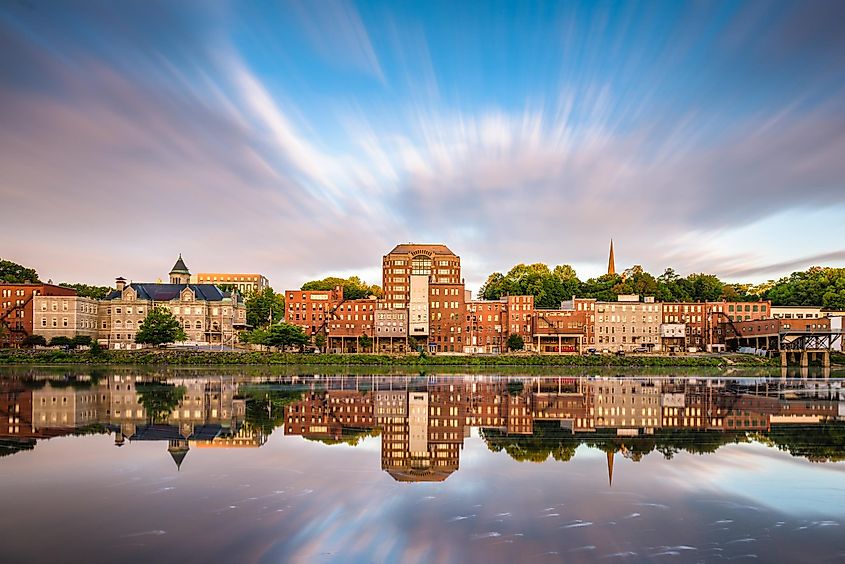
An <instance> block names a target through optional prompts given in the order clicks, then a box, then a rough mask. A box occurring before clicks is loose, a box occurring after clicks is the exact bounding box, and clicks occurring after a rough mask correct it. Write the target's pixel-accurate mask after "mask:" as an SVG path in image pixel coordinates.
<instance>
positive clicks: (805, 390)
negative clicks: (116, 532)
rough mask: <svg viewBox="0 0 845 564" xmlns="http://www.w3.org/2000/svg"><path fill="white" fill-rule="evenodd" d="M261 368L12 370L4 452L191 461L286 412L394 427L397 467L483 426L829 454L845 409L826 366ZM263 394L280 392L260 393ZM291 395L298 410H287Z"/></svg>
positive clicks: (527, 454)
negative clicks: (735, 376) (452, 372)
mask: <svg viewBox="0 0 845 564" xmlns="http://www.w3.org/2000/svg"><path fill="white" fill-rule="evenodd" d="M294 379H295V380H297V381H298V382H300V384H301V380H300V379H299V377H295V378H294ZM248 381H249V382H250V387H249V389H242V388H241V387H240V381H239V380H238V379H237V378H235V377H231V376H228V377H222V376H209V377H200V378H191V377H185V378H181V377H180V378H170V379H167V380H166V381H159V380H155V379H151V378H147V377H143V376H137V375H126V374H114V375H111V376H106V377H102V378H99V379H91V378H89V377H65V376H63V377H62V379H61V380H58V379H57V380H52V381H51V380H46V379H45V380H41V381H31V380H29V381H27V380H8V381H2V382H0V455H2V454H11V453H14V452H17V451H19V450H22V449H28V448H33V446H34V445H35V440H36V439H43V438H49V437H54V436H61V435H68V434H77V433H90V432H106V431H111V432H114V433H115V437H114V443H115V445H117V446H125V445H128V444H130V443H133V442H136V441H159V442H161V444H162V451H164V450H166V451H167V452H168V454H169V456H170V457H171V458H172V459H173V462H174V464H175V465H176V467H177V468H178V467H180V466H181V465H183V464H184V461H185V459H186V457H187V456H188V454H189V452H190V451H191V450H194V449H209V448H255V447H258V446H261V445H262V444H264V442H265V441H266V440H267V434H268V433H269V432H270V430H271V429H272V425H273V424H274V423H275V422H276V421H278V417H279V416H280V415H281V416H282V421H283V424H284V434H285V435H300V436H302V437H304V438H307V439H309V440H313V441H319V442H324V443H327V444H334V443H338V442H343V443H347V444H350V445H355V444H358V441H359V439H360V438H361V437H363V436H377V435H379V434H380V435H381V466H382V469H383V470H385V471H386V472H387V473H389V474H390V475H391V476H392V477H393V478H394V479H396V480H399V481H405V482H419V481H442V480H445V479H446V478H448V476H449V475H451V474H452V473H453V472H455V471H456V470H458V469H459V465H460V456H461V450H462V448H463V444H464V440H465V439H466V438H467V437H469V436H470V427H473V426H474V427H479V428H481V431H480V434H481V436H482V438H483V439H484V440H485V442H487V444H488V447H490V448H491V449H492V450H496V451H500V450H505V451H506V452H508V453H509V454H510V455H511V456H513V457H514V458H515V459H517V460H536V461H542V460H546V459H548V458H549V457H550V456H552V457H553V458H554V459H555V460H560V461H566V460H569V459H570V458H571V457H572V456H574V453H575V449H576V447H577V445H579V444H582V443H583V442H584V441H588V442H589V443H590V444H591V445H594V446H595V447H597V448H600V449H601V450H602V451H604V452H606V453H615V452H619V453H621V454H622V456H623V457H624V458H625V459H629V460H633V461H637V460H639V459H640V458H642V457H643V456H644V455H646V454H647V453H649V452H651V451H652V450H654V449H655V448H659V449H660V451H661V452H664V453H666V455H667V456H670V455H671V453H672V452H673V451H677V450H688V451H690V452H713V451H714V450H716V448H718V447H719V446H720V445H721V444H725V443H728V442H736V441H738V440H747V439H746V437H747V435H743V434H744V433H748V432H753V433H761V434H765V436H769V437H773V440H775V441H781V442H779V443H777V444H779V445H780V444H782V442H783V441H787V440H793V442H792V443H789V445H790V452H793V453H795V452H798V453H800V454H798V455H799V456H806V457H808V458H810V459H813V460H829V459H833V458H832V457H831V455H830V452H829V451H830V449H831V448H832V447H831V444H830V437H831V436H833V435H836V433H833V435H831V434H830V433H831V426H832V425H834V424H835V425H842V424H843V418H845V410H842V409H841V408H840V402H841V397H840V396H841V391H840V390H839V389H838V388H836V387H835V386H831V385H830V383H829V382H827V381H822V380H815V381H814V380H802V381H788V380H780V379H777V380H763V381H759V380H754V379H749V380H730V379H725V380H714V381H710V380H704V379H698V378H660V379H648V378H637V379H623V378H616V379H611V378H587V377H531V378H523V377H519V378H517V377H511V378H501V377H495V376H455V377H452V376H428V377H425V376H404V377H403V376H396V375H384V376H365V377H358V376H344V377H328V378H322V377H321V378H320V379H319V380H314V383H313V384H311V385H310V389H309V391H307V392H299V391H296V392H295V393H294V394H293V395H288V394H287V393H281V394H279V395H276V396H271V395H270V391H271V390H272V389H273V388H270V387H268V388H266V389H265V391H262V392H258V391H257V390H256V389H255V387H254V386H255V385H256V383H255V382H254V380H252V379H250V380H248ZM272 393H276V392H272ZM241 394H244V395H245V397H244V396H242V395H241ZM261 397H265V398H268V399H269V398H271V397H275V400H273V401H268V402H267V403H266V405H264V404H263V403H260V402H259V403H258V404H250V403H249V402H251V401H258V400H255V399H252V398H261ZM278 400H284V402H285V407H284V412H283V413H279V412H276V414H275V415H274V414H273V413H272V411H273V410H274V409H276V408H274V407H273V406H274V402H275V401H278ZM290 400H294V401H293V402H292V403H290ZM259 405H261V406H263V407H259ZM248 406H250V407H249V408H248ZM798 425H801V427H797V426H798ZM812 425H817V426H818V428H819V429H820V430H819V434H818V436H819V437H821V439H823V441H822V440H821V439H820V440H819V444H818V445H813V444H811V441H812V438H813V432H812V427H809V426H812ZM379 431H380V433H379ZM777 437H780V438H777ZM784 437H785V438H784ZM790 437H792V439H790ZM799 439H800V442H794V441H798V440H799ZM699 441H700V443H701V444H699ZM822 443H823V444H822ZM165 445H166V446H165ZM808 445H809V446H808ZM822 447H823V448H822ZM825 449H827V450H825ZM194 456H196V454H195V455H194ZM612 461H613V456H612V454H610V455H609V457H608V463H609V466H608V471H609V473H611V472H612V468H613V467H612ZM611 479H612V476H611V475H609V480H611Z"/></svg>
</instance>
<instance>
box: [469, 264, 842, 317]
mask: <svg viewBox="0 0 845 564" xmlns="http://www.w3.org/2000/svg"><path fill="white" fill-rule="evenodd" d="M478 294H479V296H480V297H481V298H482V299H485V300H498V299H500V298H502V297H503V296H507V295H530V296H534V303H535V304H536V306H537V307H539V308H548V309H552V308H557V307H560V303H561V302H562V301H564V300H568V299H571V298H572V296H577V297H579V298H595V299H597V300H600V301H613V300H616V298H617V296H619V295H620V294H639V295H641V296H654V297H655V299H656V300H658V301H663V302H705V301H717V300H726V301H729V302H738V301H756V300H760V299H764V300H771V301H772V305H777V306H787V305H796V306H821V307H823V308H825V309H831V310H845V268H831V267H818V266H816V267H812V268H810V269H808V270H806V271H802V272H794V273H792V274H791V275H789V276H786V277H783V278H781V279H779V280H777V281H769V282H766V283H763V284H759V285H752V284H738V283H728V282H723V281H722V280H720V279H719V278H718V277H717V276H716V275H714V274H704V273H693V274H689V275H687V276H685V277H682V276H680V275H678V274H677V273H676V272H675V271H674V270H673V269H671V268H667V269H666V270H665V271H664V272H663V274H660V275H659V276H654V275H653V274H651V273H649V272H646V271H645V270H643V268H642V267H641V266H639V265H636V266H633V267H631V268H629V269H628V270H626V271H625V272H624V273H622V274H605V275H603V276H599V277H597V278H590V279H588V280H585V281H582V280H581V279H579V278H578V276H577V274H576V273H575V269H573V268H572V267H571V266H569V265H568V264H564V265H558V266H555V267H554V268H549V267H548V265H546V264H543V263H535V264H518V265H516V266H514V267H513V268H511V269H510V270H509V271H508V272H507V274H502V273H501V272H494V273H493V274H491V275H490V276H488V277H487V280H486V281H485V282H484V285H482V286H481V288H480V289H479V292H478Z"/></svg>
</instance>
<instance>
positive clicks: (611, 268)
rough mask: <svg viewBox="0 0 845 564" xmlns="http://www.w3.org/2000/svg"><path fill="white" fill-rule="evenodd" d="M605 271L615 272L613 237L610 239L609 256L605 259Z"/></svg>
mask: <svg viewBox="0 0 845 564" xmlns="http://www.w3.org/2000/svg"><path fill="white" fill-rule="evenodd" d="M607 273H608V274H616V261H615V260H614V258H613V239H611V240H610V256H609V257H608V259H607Z"/></svg>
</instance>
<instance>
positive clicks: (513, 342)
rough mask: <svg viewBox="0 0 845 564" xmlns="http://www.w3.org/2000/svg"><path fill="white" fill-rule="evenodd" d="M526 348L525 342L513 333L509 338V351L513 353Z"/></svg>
mask: <svg viewBox="0 0 845 564" xmlns="http://www.w3.org/2000/svg"><path fill="white" fill-rule="evenodd" d="M524 348H525V340H524V339H523V338H522V337H521V336H520V335H518V334H516V333H511V334H510V335H509V336H508V349H509V350H512V351H521V350H522V349H524Z"/></svg>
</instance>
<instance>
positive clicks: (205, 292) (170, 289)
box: [105, 282, 242, 303]
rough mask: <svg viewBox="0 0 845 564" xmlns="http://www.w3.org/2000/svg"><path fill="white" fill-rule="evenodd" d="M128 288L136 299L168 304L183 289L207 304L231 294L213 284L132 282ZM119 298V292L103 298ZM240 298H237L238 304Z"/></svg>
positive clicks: (175, 298)
mask: <svg viewBox="0 0 845 564" xmlns="http://www.w3.org/2000/svg"><path fill="white" fill-rule="evenodd" d="M129 287H130V288H132V289H133V290H135V292H136V293H137V294H138V299H141V300H153V301H156V302H168V301H170V300H178V299H179V295H180V294H181V293H182V290H184V289H185V288H190V289H191V290H193V292H194V295H195V296H196V297H197V300H202V301H207V302H219V301H221V300H223V299H224V298H231V297H232V292H224V291H223V290H221V289H220V288H218V287H217V286H215V285H214V284H156V283H146V282H133V283H132V284H129ZM120 296H121V292H118V291H117V290H112V291H111V292H109V294H108V295H107V296H106V297H105V299H106V300H115V299H117V298H119V297H120ZM241 301H242V300H241V297H240V296H238V303H240V302H241Z"/></svg>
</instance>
